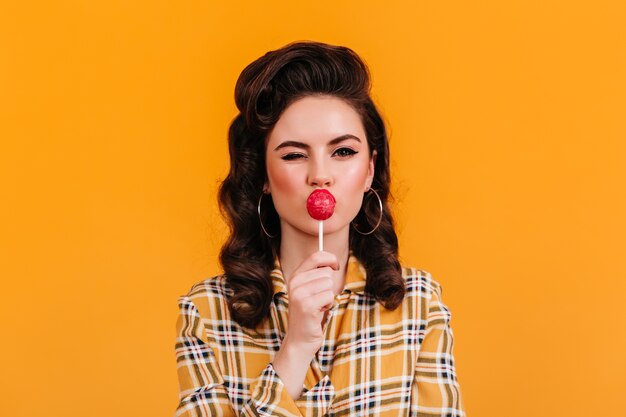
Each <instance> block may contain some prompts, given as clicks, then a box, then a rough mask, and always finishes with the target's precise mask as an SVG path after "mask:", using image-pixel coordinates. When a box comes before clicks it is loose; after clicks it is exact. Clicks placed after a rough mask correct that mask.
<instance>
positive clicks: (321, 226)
mask: <svg viewBox="0 0 626 417" xmlns="http://www.w3.org/2000/svg"><path fill="white" fill-rule="evenodd" d="M319 247H320V252H321V251H323V250H324V222H323V221H322V220H320V222H319Z"/></svg>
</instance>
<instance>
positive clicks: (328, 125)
mask: <svg viewBox="0 0 626 417" xmlns="http://www.w3.org/2000/svg"><path fill="white" fill-rule="evenodd" d="M348 133H350V134H353V135H355V136H357V137H359V138H361V141H363V142H365V129H364V128H363V122H362V121H361V116H360V115H359V114H358V113H357V111H356V110H354V108H353V107H352V106H351V105H350V104H348V103H347V102H346V101H345V100H342V99H340V98H337V97H332V96H306V97H303V98H301V99H299V100H297V101H295V102H293V103H291V104H290V105H289V106H288V107H287V108H286V109H285V110H284V111H283V113H282V114H281V116H280V118H279V119H278V121H277V122H276V124H275V125H274V128H273V129H272V130H271V131H270V134H269V135H268V138H267V145H268V146H272V145H273V144H276V145H278V144H279V143H280V142H283V141H285V140H298V141H303V142H317V141H322V142H327V141H329V140H332V139H334V138H336V137H339V136H341V135H345V134H348Z"/></svg>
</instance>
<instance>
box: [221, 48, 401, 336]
mask: <svg viewBox="0 0 626 417" xmlns="http://www.w3.org/2000/svg"><path fill="white" fill-rule="evenodd" d="M370 88H371V87H370V74H369V70H368V68H367V66H366V64H365V63H364V62H363V61H362V60H361V58H360V57H359V56H358V55H357V54H356V53H355V52H354V51H352V50H351V49H349V48H347V47H343V46H335V45H329V44H325V43H320V42H313V41H307V42H294V43H290V44H288V45H285V46H284V47H282V48H280V49H277V50H274V51H270V52H268V53H266V54H265V55H263V56H262V57H260V58H258V59H257V60H255V61H254V62H252V63H251V64H249V65H248V66H247V67H246V68H245V69H244V70H243V71H242V73H241V75H240V76H239V79H238V80H237V84H236V86H235V102H236V104H237V108H238V109H239V111H240V113H239V114H238V115H237V116H236V117H235V118H234V120H233V121H232V123H231V125H230V128H229V132H228V143H229V153H230V172H229V173H228V175H227V177H226V178H225V179H224V181H223V182H222V183H221V185H220V188H219V203H220V208H221V211H222V214H223V216H224V217H225V219H226V220H227V222H228V224H229V227H230V236H229V238H228V239H227V241H226V242H225V244H224V245H223V247H222V249H221V252H220V262H221V264H222V267H223V269H224V273H225V276H226V281H227V284H228V285H229V287H230V288H232V290H233V291H232V294H231V295H230V296H229V300H228V307H229V309H230V312H231V315H232V317H233V318H234V320H236V321H237V322H238V323H239V324H240V325H241V326H244V327H248V328H255V327H256V326H257V325H258V324H259V323H260V322H261V321H262V320H263V319H264V318H266V317H267V315H268V312H269V307H270V303H271V301H272V293H273V285H272V280H271V277H270V273H271V271H272V269H273V267H274V258H275V256H276V255H277V254H278V252H279V248H280V222H279V217H278V214H277V212H276V210H275V209H274V206H273V204H272V202H271V198H264V200H263V201H264V203H263V207H264V209H263V211H264V213H263V224H264V225H265V228H266V229H268V231H270V233H272V234H274V233H276V237H275V238H269V237H268V236H267V235H266V234H265V233H264V232H263V230H262V229H261V224H260V222H259V215H258V213H257V203H258V201H259V198H261V196H262V192H263V185H264V183H265V181H266V178H267V174H266V171H265V138H266V136H267V134H268V133H269V131H270V130H271V129H272V128H273V126H274V125H275V124H276V122H277V121H278V119H279V117H280V115H281V114H282V112H283V111H284V110H285V109H286V108H287V107H288V106H289V105H290V104H291V103H293V102H294V101H296V100H298V99H300V98H303V97H306V96H311V95H324V96H333V97H337V98H340V99H342V100H344V101H345V102H346V103H348V104H349V105H351V106H352V108H354V109H355V111H356V112H357V113H358V114H359V115H360V117H361V120H362V122H363V126H364V129H365V132H366V136H367V143H368V145H369V149H370V157H371V156H372V154H371V153H372V152H373V151H374V150H375V151H376V152H377V157H376V164H375V167H374V168H375V173H374V179H373V182H372V188H373V189H374V190H376V191H377V192H378V195H379V196H380V198H381V200H382V203H383V216H382V221H381V223H380V225H379V227H378V228H377V229H376V230H375V231H374V233H372V234H369V235H362V234H359V233H358V232H356V231H354V230H353V229H350V237H349V245H350V250H351V251H352V253H353V255H354V256H356V258H357V259H358V260H359V261H360V262H361V263H362V264H363V265H364V267H365V270H366V272H367V278H366V281H367V282H366V292H367V293H368V294H370V295H371V296H373V297H374V298H375V299H376V300H377V301H379V302H381V304H382V305H383V306H384V307H385V308H387V309H390V310H394V309H396V308H397V307H398V306H399V305H400V303H401V302H402V299H403V298H404V295H405V292H406V289H405V283H404V279H403V277H402V270H401V266H400V262H399V261H398V238H397V236H396V232H395V230H394V226H393V219H392V216H391V213H390V210H389V206H388V204H387V202H388V200H389V199H390V198H391V196H390V191H389V187H390V173H389V145H388V138H387V132H386V129H385V124H384V122H383V120H382V118H381V116H380V114H379V112H378V110H377V108H376V105H375V104H374V102H373V101H372V99H371V97H370ZM372 194H373V193H371V192H369V193H365V194H364V199H363V205H362V208H361V210H360V211H359V214H358V215H357V217H356V218H355V219H354V221H353V223H355V224H356V225H357V227H358V228H359V230H360V231H368V230H371V229H373V228H374V226H375V225H376V223H377V222H378V218H379V216H380V209H379V205H378V201H377V199H376V198H375V197H373V198H370V196H371V195H372Z"/></svg>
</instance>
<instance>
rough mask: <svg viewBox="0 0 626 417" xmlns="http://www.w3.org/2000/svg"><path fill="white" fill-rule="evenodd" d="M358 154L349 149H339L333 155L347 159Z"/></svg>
mask: <svg viewBox="0 0 626 417" xmlns="http://www.w3.org/2000/svg"><path fill="white" fill-rule="evenodd" d="M357 153H358V152H357V151H355V150H354V149H351V148H339V149H337V150H336V151H335V152H334V153H333V154H334V155H335V154H336V155H338V156H340V157H343V158H345V157H348V156H352V155H355V154H357Z"/></svg>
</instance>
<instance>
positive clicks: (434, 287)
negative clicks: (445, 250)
mask: <svg viewBox="0 0 626 417" xmlns="http://www.w3.org/2000/svg"><path fill="white" fill-rule="evenodd" d="M402 277H403V278H404V281H405V283H406V290H407V296H410V297H423V298H427V299H430V298H432V297H433V296H437V297H440V296H441V291H442V288H441V284H440V283H439V282H438V281H437V280H435V278H433V276H432V274H431V273H430V272H428V271H426V270H424V269H419V268H415V267H412V266H404V265H403V266H402Z"/></svg>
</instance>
